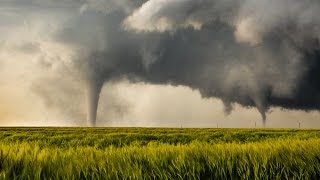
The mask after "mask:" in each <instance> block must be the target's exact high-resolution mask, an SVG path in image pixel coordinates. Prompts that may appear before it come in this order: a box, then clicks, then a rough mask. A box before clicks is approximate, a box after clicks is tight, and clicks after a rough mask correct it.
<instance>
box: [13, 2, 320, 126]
mask: <svg viewBox="0 0 320 180" xmlns="http://www.w3.org/2000/svg"><path fill="white" fill-rule="evenodd" d="M17 2H18V1H17ZM35 2H38V1H35ZM45 2H47V1H45ZM50 2H51V5H52V6H53V5H54V4H56V3H52V2H53V1H48V4H50ZM61 2H72V3H75V4H77V5H78V7H79V13H78V14H77V15H76V16H72V18H70V19H68V20H67V21H65V22H64V23H63V24H62V25H61V27H59V28H58V30H57V31H56V33H55V34H54V40H55V41H56V42H59V43H61V44H64V45H66V46H68V47H72V48H75V49H77V50H76V52H77V53H76V56H74V57H73V58H72V62H73V66H72V68H75V69H76V70H77V71H78V73H76V76H81V79H83V80H84V82H85V84H86V85H87V92H88V99H89V102H88V120H89V121H90V124H91V125H94V124H95V119H96V109H97V105H98V100H99V93H100V90H101V88H102V85H103V84H104V83H105V82H110V81H120V80H123V79H127V80H129V81H131V82H146V83H152V84H170V85H183V86H187V87H190V88H192V89H196V90H199V92H200V93H201V95H202V96H203V97H205V98H213V97H215V98H219V99H221V100H222V101H223V102H224V104H225V107H226V108H225V110H226V112H227V113H229V112H230V111H231V110H232V107H233V104H234V103H238V104H241V105H242V106H245V107H256V108H257V109H258V110H259V112H260V113H261V115H262V117H263V119H265V118H266V112H267V111H268V110H269V108H270V107H273V106H279V107H282V108H286V109H301V110H319V109H320V78H319V77H320V76H319V75H320V74H319V73H320V44H319V37H320V18H319V17H320V16H319V12H320V2H319V1H316V0H306V1H298V0H277V1H276V0H271V1H270V0H269V1H267V0H261V1H255V0H241V1H232V0H227V1H222V0H217V1H211V0H199V1H194V0H171V1H168V0H149V1H129V0H121V1H116V0H88V1H86V2H82V1H61ZM61 2H60V1H59V3H61ZM59 3H57V4H59ZM44 4H46V3H44ZM62 4H63V3H62Z"/></svg>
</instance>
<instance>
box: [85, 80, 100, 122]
mask: <svg viewBox="0 0 320 180" xmlns="http://www.w3.org/2000/svg"><path fill="white" fill-rule="evenodd" d="M101 88H102V83H101V82H90V83H89V84H88V86H87V125H88V126H90V127H95V126H96V121H97V109H98V104H99V97H100V92H101Z"/></svg>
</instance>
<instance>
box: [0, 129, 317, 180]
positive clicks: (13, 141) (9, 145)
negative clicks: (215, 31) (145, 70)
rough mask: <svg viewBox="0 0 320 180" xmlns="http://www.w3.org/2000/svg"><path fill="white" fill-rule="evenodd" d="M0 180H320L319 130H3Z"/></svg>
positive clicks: (0, 141)
mask: <svg viewBox="0 0 320 180" xmlns="http://www.w3.org/2000/svg"><path fill="white" fill-rule="evenodd" d="M0 179H320V130H318V129H184V128H181V129H174V128H73V127H66V128H64V127H41V128H31V127H30V128H26V127H23V128H18V127H15V128H11V127H3V128H0Z"/></svg>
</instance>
